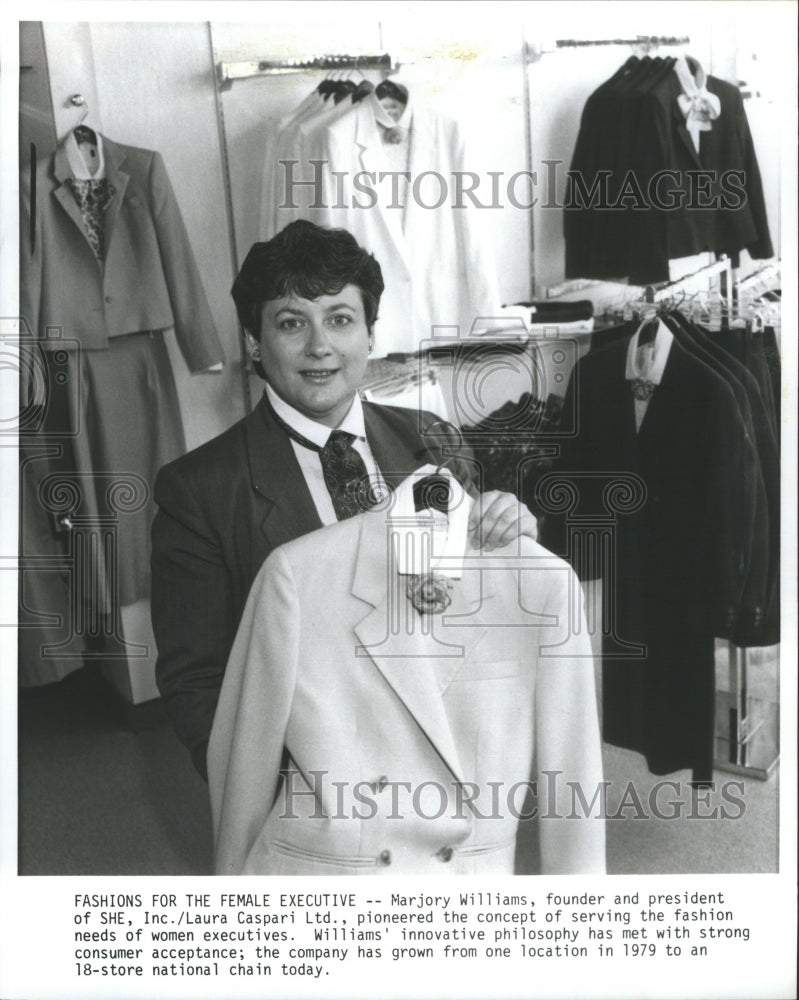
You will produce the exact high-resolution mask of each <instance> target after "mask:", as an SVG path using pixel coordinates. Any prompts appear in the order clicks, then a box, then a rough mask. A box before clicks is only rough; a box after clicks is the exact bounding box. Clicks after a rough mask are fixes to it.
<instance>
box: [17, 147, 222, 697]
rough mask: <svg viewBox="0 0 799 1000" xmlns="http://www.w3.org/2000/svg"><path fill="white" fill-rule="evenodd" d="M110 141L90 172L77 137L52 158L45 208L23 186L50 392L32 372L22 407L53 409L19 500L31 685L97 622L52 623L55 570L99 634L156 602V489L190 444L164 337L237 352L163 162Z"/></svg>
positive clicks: (199, 349)
mask: <svg viewBox="0 0 799 1000" xmlns="http://www.w3.org/2000/svg"><path fill="white" fill-rule="evenodd" d="M97 138H98V150H99V153H100V157H99V168H97V169H96V170H95V173H94V175H93V176H83V177H76V176H75V173H76V170H77V171H79V165H80V159H79V157H80V154H79V152H78V148H77V145H76V144H75V142H74V138H73V136H72V134H71V133H70V136H69V137H68V138H67V140H66V141H65V142H64V143H62V145H61V146H59V148H58V149H57V150H56V152H55V153H54V155H53V156H52V157H50V158H49V159H48V160H46V161H45V162H44V163H42V164H41V165H40V167H39V170H38V173H37V181H36V199H35V204H32V203H31V198H30V190H29V188H28V184H27V179H24V180H23V185H22V187H23V225H22V229H21V232H22V233H23V234H26V233H27V232H28V231H29V219H30V213H31V212H33V213H34V215H35V219H34V221H35V242H34V246H33V249H32V250H31V247H30V246H29V245H28V244H27V242H26V239H25V237H24V236H23V240H22V245H21V268H20V270H21V282H20V300H21V314H22V318H23V320H24V322H25V323H26V324H27V326H28V328H29V331H30V334H31V338H32V339H31V340H30V342H29V348H30V349H31V350H32V351H35V352H43V357H44V361H43V363H42V364H41V365H40V366H39V367H40V368H41V369H42V370H43V371H44V372H45V375H44V383H45V388H44V390H43V391H44V398H43V399H42V398H41V396H42V385H41V380H40V383H39V384H38V386H37V382H36V380H35V379H32V380H29V379H28V378H26V375H25V373H24V374H23V380H22V386H21V389H22V404H23V413H25V412H26V411H27V408H29V407H36V406H41V407H42V412H43V413H44V414H45V419H44V420H42V421H38V422H36V421H34V422H33V424H31V428H32V429H31V433H29V434H28V433H25V434H23V435H22V439H21V454H22V457H23V462H26V463H27V461H28V459H29V458H31V459H33V462H32V464H31V465H30V467H29V471H30V472H31V474H32V475H33V473H34V471H35V475H33V478H32V479H31V478H29V477H28V476H26V477H24V478H23V487H24V489H25V490H26V493H25V494H24V495H23V496H22V497H21V509H22V511H23V523H22V533H21V546H22V547H21V555H22V558H23V580H22V582H21V592H22V594H23V607H22V620H23V622H28V623H30V624H31V626H32V627H31V629H30V631H27V630H25V637H26V638H25V643H23V649H24V650H25V651H26V652H25V655H23V657H22V658H21V667H22V670H21V679H22V682H23V683H44V682H46V681H47V680H57V679H59V678H60V677H61V676H63V675H64V674H65V673H67V672H69V671H70V670H73V669H75V668H77V667H79V666H81V660H80V658H79V657H70V659H68V660H61V659H60V657H59V655H57V654H56V655H53V654H51V655H48V656H47V657H46V658H45V660H42V659H41V657H39V656H37V655H36V653H35V651H36V649H37V648H40V647H41V646H42V645H54V646H55V647H60V644H61V643H62V642H63V641H64V638H65V635H68V634H69V632H70V629H71V628H72V625H71V624H70V622H71V619H72V618H76V619H80V622H81V624H80V625H79V627H78V626H77V625H76V627H78V631H81V630H83V629H84V628H85V625H86V622H85V620H84V611H83V610H81V611H80V614H78V611H77V610H76V611H75V612H74V614H73V613H72V612H71V613H70V615H69V616H68V620H67V621H62V622H60V623H59V624H57V625H45V624H43V622H44V620H45V618H44V617H43V616H46V615H47V613H50V612H51V609H52V608H60V607H62V606H63V600H61V599H60V597H59V595H58V594H55V593H54V588H57V589H58V590H59V594H60V590H61V589H63V586H64V583H63V579H62V580H61V581H60V582H59V581H58V580H57V577H58V572H62V571H63V572H66V573H67V575H68V576H69V583H68V584H67V590H68V603H69V604H70V605H72V607H73V608H75V609H85V611H86V613H87V614H88V615H89V617H90V618H91V619H92V620H93V621H94V625H95V627H94V628H93V629H92V630H91V631H93V633H94V634H93V638H94V639H95V640H98V639H101V638H102V635H103V633H104V632H105V631H107V630H110V632H111V633H113V634H116V632H117V631H118V630H117V627H116V626H115V625H114V622H115V620H116V619H117V617H118V609H119V607H121V606H124V605H127V604H132V603H134V602H136V601H138V600H140V599H142V598H145V597H147V596H149V591H150V574H149V567H148V555H147V554H148V550H149V530H150V524H151V521H152V517H153V515H154V513H155V505H154V501H153V499H152V484H153V483H154V481H155V476H156V473H157V470H158V469H159V468H160V466H162V465H163V464H164V463H166V462H168V461H171V460H172V459H174V458H176V457H177V456H178V455H180V454H181V453H182V452H183V451H185V441H184V436H183V426H182V422H181V417H180V410H179V405H178V399H177V392H176V388H175V381H174V375H173V373H172V368H171V365H170V361H169V356H168V352H167V348H166V344H165V343H164V339H163V332H164V330H166V329H167V328H170V327H174V329H175V333H176V335H177V340H178V344H179V346H180V348H181V351H182V353H183V355H184V357H185V358H186V361H187V363H188V364H189V367H190V368H191V369H192V370H193V371H202V370H205V369H207V368H209V367H211V366H212V365H215V364H218V363H220V362H221V361H222V360H223V359H224V352H223V350H222V346H221V344H220V342H219V339H218V337H217V333H216V329H215V326H214V322H213V319H212V317H211V313H210V310H209V308H208V305H207V302H206V299H205V294H204V291H203V288H202V284H201V280H200V276H199V273H198V271H197V268H196V265H195V263H194V257H193V254H192V251H191V247H190V245H189V242H188V237H187V234H186V231H185V228H184V226H183V222H182V219H181V217H180V213H179V209H178V206H177V202H176V201H175V197H174V194H173V193H172V189H171V186H170V184H169V180H168V178H167V175H166V172H165V170H164V167H163V163H162V161H161V158H160V156H159V155H158V154H157V153H154V152H149V151H147V150H140V149H134V148H133V147H128V146H121V145H119V144H117V143H114V142H112V141H111V140H109V139H104V138H103V137H102V136H98V137H97ZM101 174H102V176H100V175H101ZM27 371H28V372H30V371H32V369H28V370H27ZM48 452H49V458H48ZM53 477H58V481H61V482H63V484H64V486H63V489H65V490H66V491H68V492H69V494H70V495H71V497H72V500H71V501H70V506H69V510H64V511H59V513H58V516H60V517H61V519H62V529H63V517H66V518H67V521H68V524H69V525H71V527H67V528H66V530H59V531H58V532H57V537H56V538H54V539H53V542H52V543H51V544H47V543H46V541H45V539H46V538H47V535H48V533H52V532H53V531H54V530H55V529H54V519H53V516H52V511H49V510H47V509H45V506H43V503H44V501H43V500H42V492H41V491H42V489H45V488H46V487H47V486H48V485H50V486H53V485H54V484H55V482H56V480H55V479H54V478H53ZM51 506H52V504H51ZM56 520H57V518H56ZM37 522H38V523H37ZM77 524H80V525H81V526H83V527H86V526H88V528H89V530H91V531H94V530H98V531H99V532H100V534H103V533H104V532H105V534H103V538H104V541H103V542H102V543H99V542H98V543H97V544H95V543H92V544H91V545H90V550H89V551H88V552H86V553H83V554H82V555H81V554H80V552H81V545H82V538H83V535H81V536H80V538H79V537H77V536H75V537H70V531H71V530H72V529H74V528H75V526H76V525H77ZM98 537H99V536H98ZM40 546H44V548H40ZM51 547H55V549H56V550H57V551H58V552H60V554H61V556H62V557H63V560H64V561H65V563H66V564H69V563H70V562H72V566H71V568H69V565H67V568H66V569H63V567H62V570H59V571H56V570H53V569H50V570H46V569H41V571H39V570H37V569H36V566H35V561H36V557H37V556H38V555H40V554H44V553H45V552H47V551H49V550H50V548H51ZM76 561H78V562H80V566H77V565H75V562H76ZM51 599H53V600H54V601H55V603H53V604H50V603H49V602H50V600H51ZM37 621H38V622H39V623H41V624H40V626H39V627H37V626H36V625H35V623H36V622H37ZM103 622H105V623H106V624H105V625H104V624H103ZM74 638H75V641H76V642H78V645H80V643H79V641H78V638H77V637H74ZM73 645H74V643H73ZM70 648H72V645H71V646H70ZM28 654H30V655H28Z"/></svg>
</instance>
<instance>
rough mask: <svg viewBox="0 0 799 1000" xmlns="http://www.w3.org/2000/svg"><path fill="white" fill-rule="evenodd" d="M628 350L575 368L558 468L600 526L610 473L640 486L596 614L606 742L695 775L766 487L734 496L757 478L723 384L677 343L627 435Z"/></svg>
mask: <svg viewBox="0 0 799 1000" xmlns="http://www.w3.org/2000/svg"><path fill="white" fill-rule="evenodd" d="M628 344H629V338H624V339H622V340H620V341H617V342H615V343H612V344H610V345H609V346H608V347H607V348H604V349H602V350H598V351H595V352H592V353H589V354H588V355H586V356H585V357H584V358H583V359H581V360H580V361H578V363H577V365H576V366H575V369H574V372H573V374H572V380H571V383H570V386H569V390H568V393H567V398H566V404H565V407H564V412H565V413H566V414H573V415H574V417H575V418H576V421H577V423H576V425H575V426H573V427H569V426H564V428H563V430H564V432H565V435H566V438H565V440H564V446H563V456H562V462H561V464H560V473H561V475H562V476H563V477H565V478H566V479H567V480H572V481H573V484H574V488H575V497H576V503H577V506H576V507H575V509H574V510H573V511H572V512H571V517H572V518H573V519H575V518H587V519H588V520H589V521H593V522H594V523H597V521H598V520H601V519H602V517H603V515H606V510H607V508H606V500H607V493H606V486H607V484H608V482H609V480H610V479H612V474H613V473H614V472H615V473H633V474H635V475H637V476H638V477H640V480H642V482H643V484H644V486H645V490H644V494H643V499H642V502H641V503H640V505H638V506H637V509H636V505H635V504H631V505H630V508H631V509H630V511H629V513H621V514H618V515H617V518H616V527H615V552H614V555H613V558H612V561H608V560H607V559H606V563H605V568H606V575H605V582H606V584H608V586H607V587H606V592H605V595H604V602H605V612H606V615H608V614H612V619H611V620H612V622H613V624H614V626H615V634H611V633H608V634H606V635H604V636H603V655H604V660H603V678H602V686H603V690H602V701H603V738H604V739H605V740H606V741H607V742H609V743H613V744H615V745H617V746H622V747H627V748H629V749H634V750H637V751H639V752H641V753H643V754H644V755H645V756H646V758H647V761H648V764H649V767H650V770H652V771H653V772H654V773H656V774H666V773H669V772H672V771H676V770H680V769H682V768H693V769H694V775H695V778H696V780H706V779H707V778H709V776H710V773H711V772H712V761H713V720H714V698H715V683H714V658H713V645H714V643H713V640H714V637H715V636H730V635H732V634H733V631H734V629H735V627H736V624H737V622H738V620H739V618H740V616H741V615H744V614H746V615H750V614H753V609H747V608H746V599H747V594H748V593H749V591H748V589H747V579H748V576H749V572H750V569H751V563H750V559H751V557H752V554H753V553H754V554H755V557H756V558H758V559H762V558H763V554H764V553H766V552H767V540H766V538H767V535H766V532H767V525H766V524H763V523H762V521H759V520H758V519H757V517H756V510H755V507H754V500H755V497H756V496H757V495H761V496H762V492H763V491H762V485H761V489H760V490H758V491H750V490H743V489H742V488H741V478H740V477H741V469H742V467H743V468H744V469H745V475H746V476H747V477H750V478H751V479H754V480H757V479H759V478H760V476H761V473H760V468H759V463H758V457H757V454H756V452H755V446H754V442H753V440H752V438H751V436H750V435H749V432H748V430H747V428H746V426H745V424H744V422H743V420H742V419H741V416H740V412H739V410H738V406H737V402H736V399H735V396H734V394H733V392H732V390H731V388H730V386H729V385H728V383H727V382H726V380H725V379H724V378H722V377H721V376H719V375H717V374H715V373H714V372H713V370H712V369H711V368H710V367H709V366H707V365H705V364H703V363H701V362H699V361H698V360H697V359H696V358H694V357H693V355H691V354H689V353H688V352H687V351H686V350H685V349H684V348H683V347H682V346H681V344H680V343H679V342H678V341H677V340H675V342H674V343H673V344H672V347H671V350H670V353H669V358H668V362H667V364H666V368H665V370H664V373H663V379H662V381H661V383H660V385H659V386H658V387H657V388H656V390H655V392H654V395H653V396H652V398H651V400H650V403H649V407H648V409H647V412H646V416H645V417H644V420H643V422H642V424H641V428H640V430H639V431H638V432H636V428H635V407H634V400H633V396H632V393H631V391H630V387H629V385H628V383H627V382H626V380H625V367H626V358H627V348H628ZM570 431H571V434H572V436H571V437H568V434H569V432H570ZM573 523H574V521H573ZM583 523H585V522H583ZM578 535H579V536H580V537H582V532H578ZM544 541H545V544H546V543H547V541H550V538H549V537H548V536H547V535H545V537H544ZM574 541H575V539H574V538H573V539H572V550H571V551H570V552H566V551H564V550H563V548H562V541H560V545H559V547H557V548H556V551H557V552H558V554H559V555H566V556H567V557H569V558H570V559H571V560H572V561H573V563H574V565H575V569H577V570H578V572H580V574H581V575H582V576H584V577H590V576H595V575H597V574H596V573H595V572H589V571H588V570H587V569H586V566H585V565H581V562H580V558H579V553H580V549H579V548H576V547H574ZM555 545H556V546H558V542H557V541H556V542H555ZM585 547H586V546H585V543H584V548H585ZM608 574H610V576H608ZM758 575H759V576H760V577H761V579H762V578H763V575H762V573H759V574H758ZM750 620H751V619H750ZM618 640H622V642H623V643H626V644H628V645H627V646H626V647H623V646H621V645H620V644H619V642H618ZM629 644H640V645H641V646H642V647H643V650H644V652H643V655H641V654H639V655H638V657H637V658H636V657H634V656H632V657H631V656H630V649H629Z"/></svg>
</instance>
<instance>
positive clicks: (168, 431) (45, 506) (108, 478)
mask: <svg viewBox="0 0 799 1000" xmlns="http://www.w3.org/2000/svg"><path fill="white" fill-rule="evenodd" d="M40 358H41V364H40V369H41V371H42V372H43V373H44V379H45V383H46V391H45V393H44V399H45V403H44V406H43V407H42V408H41V410H40V412H39V414H38V418H37V417H36V415H34V419H33V420H31V421H29V426H28V428H27V430H26V432H25V433H23V434H21V436H20V462H21V466H20V489H21V495H20V514H21V525H20V528H21V531H20V540H21V553H20V554H21V573H20V626H21V627H20V643H19V653H20V683H21V684H23V685H25V686H28V685H36V684H45V683H50V682H52V681H54V680H59V679H60V678H61V677H63V676H65V675H66V674H67V673H69V672H70V671H71V670H75V669H77V668H78V667H80V666H82V665H83V661H84V654H85V652H87V651H92V652H93V653H94V655H97V656H100V655H101V654H102V649H103V645H104V637H105V638H107V637H108V636H112V637H113V636H115V635H116V634H117V633H119V634H121V632H120V631H119V628H118V619H119V608H120V607H122V606H124V605H128V604H133V603H135V602H136V601H138V600H141V599H142V598H146V597H148V596H149V594H150V565H149V563H150V525H151V523H152V519H153V516H154V514H155V503H154V501H153V485H154V482H155V476H156V473H157V472H158V470H159V469H160V467H161V466H162V465H164V464H166V463H167V462H170V461H172V459H174V458H177V457H178V456H179V455H181V454H183V452H184V451H185V450H186V445H185V438H184V435H183V425H182V421H181V417H180V408H179V404H178V397H177V390H176V387H175V379H174V375H173V373H172V367H171V363H170V360H169V354H168V352H167V348H166V344H165V343H164V337H163V334H162V333H160V332H157V333H147V332H145V333H137V334H129V335H127V336H123V337H113V338H111V339H110V340H109V346H108V349H107V350H103V351H71V350H48V351H42V352H41V355H40Z"/></svg>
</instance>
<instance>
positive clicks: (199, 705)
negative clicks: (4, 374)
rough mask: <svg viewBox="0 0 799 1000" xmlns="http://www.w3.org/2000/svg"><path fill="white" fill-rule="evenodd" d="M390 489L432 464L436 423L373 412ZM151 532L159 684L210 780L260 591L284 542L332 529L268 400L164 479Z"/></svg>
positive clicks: (387, 409) (368, 409)
mask: <svg viewBox="0 0 799 1000" xmlns="http://www.w3.org/2000/svg"><path fill="white" fill-rule="evenodd" d="M363 411H364V422H365V427H366V437H367V439H368V442H369V446H370V449H371V452H372V454H373V455H374V458H375V460H376V462H377V466H378V469H379V472H380V474H381V476H382V477H383V479H384V480H385V482H386V483H387V484H388V485H389V486H393V485H394V484H396V482H398V481H399V480H401V479H405V478H406V477H407V476H408V475H409V474H410V473H411V472H413V471H414V469H417V468H419V467H420V466H422V465H424V464H425V463H426V462H429V461H430V460H431V454H430V453H429V452H428V450H427V447H426V445H425V443H424V441H423V440H422V437H421V435H420V429H421V428H423V427H426V426H428V424H430V423H433V422H435V421H437V420H438V418H437V417H435V416H434V415H432V414H427V413H422V414H421V415H420V414H419V413H418V411H413V410H407V409H402V408H398V407H397V408H395V407H391V406H377V405H375V404H372V403H364V404H363ZM155 499H156V502H157V504H158V507H159V511H158V513H157V515H156V517H155V521H154V522H153V532H152V580H153V592H152V615H153V628H154V631H155V638H156V642H157V644H158V662H157V665H156V679H157V682H158V687H159V690H160V691H161V695H162V696H163V698H164V701H165V703H166V707H167V711H168V712H169V715H170V717H171V719H172V723H173V725H174V727H175V730H176V732H177V734H178V736H179V737H180V739H181V740H182V741H183V743H184V744H185V745H186V746H187V747H188V748H189V750H190V751H191V754H192V758H193V760H194V764H195V766H196V767H197V769H198V770H199V771H200V773H201V774H205V754H206V747H207V742H208V735H209V733H210V732H211V723H212V721H213V718H214V710H215V708H216V702H217V698H218V696H219V689H220V687H221V685H222V677H223V674H224V671H225V663H226V662H227V658H228V654H229V653H230V647H231V646H232V644H233V639H234V637H235V635H236V629H237V627H238V624H239V619H240V618H241V613H242V610H243V608H244V603H245V601H246V599H247V593H248V592H249V589H250V585H251V584H252V581H253V579H254V578H255V576H256V574H257V573H258V570H259V569H260V568H261V564H262V563H263V561H264V559H266V557H267V556H268V555H269V553H270V552H271V551H272V549H274V548H276V547H277V546H278V545H282V544H283V543H284V542H288V541H291V539H293V538H297V537H298V536H300V535H304V534H306V533H307V532H309V531H313V530H314V529H316V528H319V527H321V525H322V521H321V520H320V516H319V513H318V511H317V508H316V506H315V505H314V501H313V498H312V496H311V493H310V491H309V489H308V486H307V483H306V480H305V478H304V476H303V472H302V470H301V468H300V465H299V464H298V461H297V456H296V454H295V450H294V447H293V443H292V441H291V439H290V438H289V436H288V434H286V432H285V431H284V430H282V429H281V428H280V427H279V426H278V424H277V423H276V422H275V420H274V418H273V417H272V415H271V411H270V408H269V404H268V401H267V400H266V397H264V399H262V400H261V402H260V403H259V404H258V406H257V407H256V408H255V410H254V411H253V412H252V413H251V414H250V415H249V416H247V417H245V418H244V419H243V420H241V421H239V422H238V423H237V424H234V425H233V427H231V428H230V429H229V430H227V431H225V433H224V434H221V435H220V436H219V437H217V438H214V439H213V440H212V441H209V442H207V443H206V444H204V445H202V446H201V447H200V448H197V449H195V450H194V451H192V452H190V453H189V454H187V455H184V456H183V457H182V458H179V459H178V460H177V461H176V462H173V463H171V464H170V465H168V466H166V468H164V469H162V470H161V472H160V473H159V476H158V480H157V482H156V487H155Z"/></svg>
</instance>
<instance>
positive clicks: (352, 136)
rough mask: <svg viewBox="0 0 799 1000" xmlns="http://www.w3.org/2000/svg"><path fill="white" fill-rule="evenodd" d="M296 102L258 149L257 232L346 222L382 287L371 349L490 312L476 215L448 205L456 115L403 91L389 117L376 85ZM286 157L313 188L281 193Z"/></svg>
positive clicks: (494, 295) (459, 149) (457, 147)
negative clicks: (302, 106)
mask: <svg viewBox="0 0 799 1000" xmlns="http://www.w3.org/2000/svg"><path fill="white" fill-rule="evenodd" d="M320 100H321V99H320ZM314 106H315V107H316V108H317V110H318V113H317V114H314V112H313V111H312V110H309V109H311V108H313V107H314ZM306 111H307V113H306V114H305V115H304V116H303V115H299V116H298V118H297V120H294V121H289V122H288V124H287V125H286V127H285V128H284V130H283V131H282V132H281V133H280V134H279V135H278V137H277V140H276V144H275V147H274V148H275V152H274V153H273V152H271V151H270V152H269V154H268V155H269V156H270V159H269V160H268V161H267V163H266V164H265V168H264V169H265V181H264V191H265V192H268V194H267V197H268V198H269V201H268V202H266V204H265V206H264V209H265V214H264V211H262V224H264V226H265V230H264V236H265V237H266V238H268V237H269V236H272V235H274V233H275V232H277V231H278V230H279V229H280V228H282V227H283V226H284V225H285V224H287V223H288V222H290V221H293V220H294V219H297V218H305V219H310V220H311V221H312V222H316V223H317V224H318V225H323V226H339V227H342V228H344V229H347V230H349V231H350V232H351V233H352V234H353V236H354V237H355V238H356V239H357V240H358V242H359V243H360V244H361V245H362V246H364V247H365V248H366V249H367V250H369V251H370V252H371V253H373V254H374V256H375V257H376V258H377V260H378V262H379V263H380V266H381V268H382V270H383V277H384V280H385V286H386V288H385V292H384V293H383V296H382V298H381V302H380V314H379V317H378V320H377V323H376V326H375V356H376V357H377V356H384V355H386V354H393V353H412V352H414V351H416V350H418V348H419V346H420V344H421V343H422V342H423V341H425V340H427V339H429V338H430V337H431V336H432V334H433V327H434V326H446V327H450V328H452V327H458V328H459V329H460V335H461V336H466V335H467V334H468V332H469V331H470V330H471V329H472V326H473V324H475V322H476V321H477V320H478V319H480V318H486V317H489V318H495V317H497V316H498V315H499V311H498V310H499V294H498V287H497V278H496V264H495V262H494V259H493V251H492V249H491V243H490V236H489V234H488V232H487V231H486V230H485V229H484V220H483V218H482V215H481V213H480V212H479V210H477V209H476V208H474V206H471V205H468V204H467V205H466V206H465V207H461V208H455V207H453V201H454V200H455V196H454V193H453V187H454V185H455V177H456V175H458V174H460V176H463V171H465V170H466V168H467V164H466V151H465V142H464V138H463V135H462V132H461V129H460V127H459V125H458V123H457V122H456V121H454V120H453V119H449V118H447V117H446V116H444V115H441V114H438V113H436V112H433V111H432V110H430V109H427V108H424V107H422V106H421V105H418V104H415V103H414V102H413V101H412V100H411V99H409V100H408V101H407V104H406V108H405V111H404V113H403V114H402V117H401V118H400V119H399V120H398V121H395V120H394V119H393V118H392V117H391V116H390V115H389V114H388V112H387V111H386V110H385V109H384V108H383V107H382V106H381V104H380V101H379V99H378V98H377V96H376V94H375V93H369V94H367V95H366V96H365V97H364V98H363V99H362V100H359V101H357V103H353V101H352V100H350V99H349V98H347V99H345V100H343V101H341V102H340V104H338V105H335V104H334V103H333V102H332V101H331V102H330V103H328V104H323V105H322V106H321V108H320V107H319V102H318V101H317V102H316V104H315V105H314V103H313V102H311V103H310V104H309V105H308V106H307V107H306ZM396 140H399V141H396ZM286 163H291V164H292V166H291V168H290V170H291V171H292V173H291V177H292V178H293V180H294V181H295V182H298V181H300V182H304V181H308V180H311V179H314V178H318V179H319V184H318V186H314V185H312V184H305V183H299V184H298V183H294V184H292V185H290V197H288V198H287V194H288V193H289V192H288V190H287V182H286V179H285V178H286V170H287V168H286V167H285V166H284V164H286ZM405 172H407V173H408V175H409V176H408V178H406V177H404V176H402V175H403V174H404V173H405ZM442 181H443V184H442ZM282 205H289V206H291V207H287V208H282V207H280V206H282Z"/></svg>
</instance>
